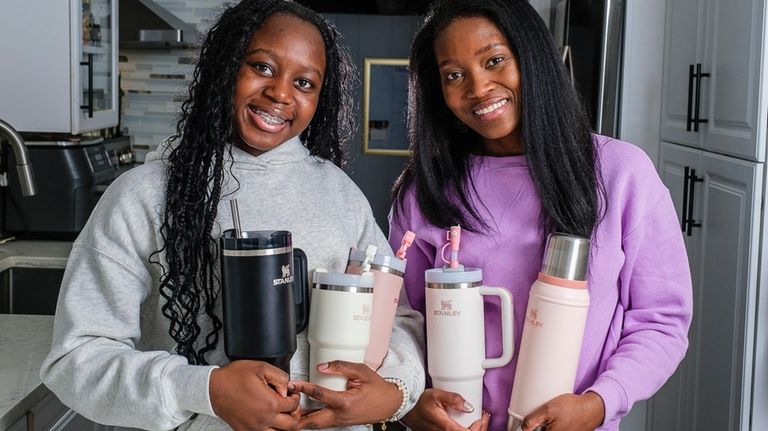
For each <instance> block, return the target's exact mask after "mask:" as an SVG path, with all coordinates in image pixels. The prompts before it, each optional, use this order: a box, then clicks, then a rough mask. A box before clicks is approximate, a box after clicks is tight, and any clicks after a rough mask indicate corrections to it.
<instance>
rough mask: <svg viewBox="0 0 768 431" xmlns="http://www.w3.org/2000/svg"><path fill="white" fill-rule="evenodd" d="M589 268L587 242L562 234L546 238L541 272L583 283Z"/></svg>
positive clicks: (583, 239) (580, 238) (553, 234)
mask: <svg viewBox="0 0 768 431" xmlns="http://www.w3.org/2000/svg"><path fill="white" fill-rule="evenodd" d="M588 267H589V240H588V239H586V238H582V237H578V236H573V235H568V234H564V233H552V234H550V235H549V237H547V245H546V249H545V250H544V261H543V262H542V264H541V272H542V273H544V274H546V275H551V276H553V277H558V278H562V279H565V280H575V281H584V280H586V279H587V268H588Z"/></svg>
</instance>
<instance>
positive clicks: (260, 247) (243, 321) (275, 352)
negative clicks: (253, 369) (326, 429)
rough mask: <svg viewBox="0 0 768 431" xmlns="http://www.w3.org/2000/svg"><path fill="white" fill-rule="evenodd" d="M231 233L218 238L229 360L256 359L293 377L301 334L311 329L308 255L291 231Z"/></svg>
mask: <svg viewBox="0 0 768 431" xmlns="http://www.w3.org/2000/svg"><path fill="white" fill-rule="evenodd" d="M241 235H242V236H241V237H240V238H236V237H235V231H234V230H227V231H225V232H224V233H223V235H222V236H221V238H220V239H219V245H220V247H219V249H220V258H221V279H222V297H223V305H224V350H225V352H226V354H227V356H228V357H229V359H230V360H233V361H234V360H236V359H256V360H260V361H265V362H268V363H270V364H272V365H275V366H276V367H278V368H281V369H282V370H283V371H285V372H286V373H289V374H290V361H291V357H292V356H293V353H294V352H295V351H296V334H297V333H299V332H301V331H303V330H304V329H305V328H306V327H307V322H308V320H309V296H308V295H309V293H308V284H307V257H306V255H305V254H304V252H303V251H301V250H300V249H294V248H293V246H292V242H291V233H290V232H288V231H285V230H278V231H248V232H242V234H241Z"/></svg>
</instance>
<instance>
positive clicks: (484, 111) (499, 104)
mask: <svg viewBox="0 0 768 431" xmlns="http://www.w3.org/2000/svg"><path fill="white" fill-rule="evenodd" d="M507 102H508V100H507V99H504V100H500V101H498V102H496V103H494V104H493V105H491V106H489V107H487V108H483V109H479V110H477V111H475V115H483V114H487V113H489V112H492V111H494V110H496V109H499V108H501V107H502V106H504V105H506V104H507Z"/></svg>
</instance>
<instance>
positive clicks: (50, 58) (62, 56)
mask: <svg viewBox="0 0 768 431" xmlns="http://www.w3.org/2000/svg"><path fill="white" fill-rule="evenodd" d="M117 1H118V0H63V1H44V0H3V12H2V13H0V29H2V32H3V40H2V42H0V59H2V62H3V67H2V75H1V76H2V79H0V95H2V97H0V118H1V119H3V120H5V121H6V122H8V123H9V124H10V125H11V126H13V127H14V128H15V129H16V130H18V131H20V132H47V133H65V134H80V133H82V132H87V131H91V130H97V129H101V128H106V127H112V126H115V125H117V123H118V112H119V106H118V82H117V48H118V46H117V41H118V37H117V35H118V33H117V31H118V28H117V22H118V21H117Z"/></svg>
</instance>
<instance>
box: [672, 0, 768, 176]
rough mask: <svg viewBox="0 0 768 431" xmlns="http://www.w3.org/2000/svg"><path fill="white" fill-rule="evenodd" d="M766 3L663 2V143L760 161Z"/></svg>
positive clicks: (733, 0)
mask: <svg viewBox="0 0 768 431" xmlns="http://www.w3.org/2000/svg"><path fill="white" fill-rule="evenodd" d="M765 14H766V7H765V0H729V1H727V2H726V1H723V0H674V1H672V0H669V1H667V14H666V32H665V43H664V72H663V84H662V107H661V111H662V113H661V140H662V141H666V142H671V143H676V144H682V145H687V146H692V147H697V148H701V149H704V150H708V151H713V152H717V153H720V154H727V155H732V156H735V157H739V158H743V159H746V160H754V161H761V162H762V161H765V145H761V141H762V140H764V139H765V135H764V134H761V132H760V131H761V130H763V129H764V128H763V127H762V125H763V124H762V123H765V118H766V112H768V110H767V109H766V100H765V98H764V97H761V93H760V91H759V89H760V88H761V85H762V82H761V81H764V80H765V79H766V70H768V68H766V60H767V59H766V55H765V54H764V45H765V24H764V23H765V20H766V16H765Z"/></svg>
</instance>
